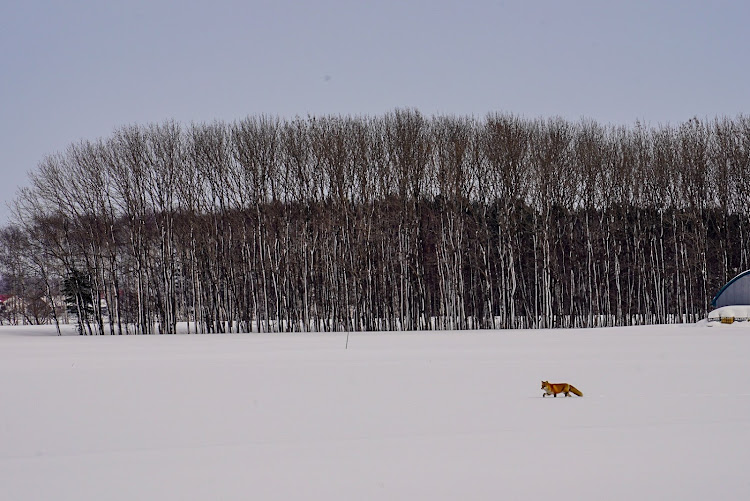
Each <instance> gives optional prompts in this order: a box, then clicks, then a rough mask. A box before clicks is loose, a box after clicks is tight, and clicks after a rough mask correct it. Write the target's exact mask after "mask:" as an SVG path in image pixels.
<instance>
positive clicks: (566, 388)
mask: <svg viewBox="0 0 750 501" xmlns="http://www.w3.org/2000/svg"><path fill="white" fill-rule="evenodd" d="M542 389H543V390H544V393H542V396H543V397H546V396H547V395H552V396H553V397H557V394H558V393H565V396H566V397H569V396H570V393H568V392H572V393H575V394H576V395H578V396H579V397H582V396H583V393H581V392H580V391H579V390H578V388H576V387H575V386H573V385H572V384H568V383H550V382H549V381H542Z"/></svg>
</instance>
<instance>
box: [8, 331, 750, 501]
mask: <svg viewBox="0 0 750 501" xmlns="http://www.w3.org/2000/svg"><path fill="white" fill-rule="evenodd" d="M29 330H31V329H29ZM31 331H32V332H35V333H37V334H39V333H41V332H40V331H39V330H38V329H36V330H31ZM21 334H24V333H23V332H22V330H19V329H8V328H0V486H1V487H0V499H3V500H13V501H17V500H45V501H46V500H52V499H54V500H56V501H66V500H70V501H73V500H75V501H79V500H97V501H100V500H104V499H106V500H108V501H116V500H127V501H133V500H138V501H149V500H155V501H156V500H158V501H165V500H188V499H191V500H202V499H221V500H247V499H258V500H292V499H305V500H321V501H344V500H345V501H353V500H357V501H362V500H376V499H384V500H385V499H387V500H389V501H392V500H409V501H414V500H415V499H424V500H430V501H440V500H451V501H455V500H456V499H466V500H484V499H487V500H498V499H554V500H556V501H564V500H597V501H599V500H602V499H607V500H628V501H631V500H633V499H680V500H682V501H684V500H706V499H750V480H749V479H748V476H747V464H748V463H747V457H748V456H747V455H748V449H749V448H750V390H748V387H747V383H746V378H747V375H748V371H747V356H748V355H747V354H748V353H749V352H750V351H749V350H750V336H747V335H742V332H741V331H739V330H736V329H706V328H702V327H695V326H665V327H641V328H618V329H597V330H557V331H504V332H502V331H501V332H486V331H485V332H470V333H469V332H450V333H394V334H352V335H351V337H350V339H349V349H348V350H345V349H344V343H345V337H346V335H345V334H314V335H309V334H296V335H290V334H285V335H257V334H245V335H236V334H235V335H202V336H201V335H192V336H142V337H136V336H128V337H118V336H114V337H110V336H105V337H79V336H63V337H57V336H54V331H50V334H52V335H51V336H49V337H40V336H27V335H21ZM542 379H545V380H550V381H552V382H570V383H572V384H574V385H576V386H577V387H578V388H579V389H580V390H582V391H583V393H584V395H585V396H584V397H583V398H578V397H575V398H573V397H571V398H563V397H559V398H541V393H542V392H541V389H540V380H542Z"/></svg>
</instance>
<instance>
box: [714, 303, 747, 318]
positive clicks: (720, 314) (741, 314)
mask: <svg viewBox="0 0 750 501" xmlns="http://www.w3.org/2000/svg"><path fill="white" fill-rule="evenodd" d="M722 318H734V319H735V320H740V321H744V320H748V319H750V305H747V304H735V305H731V306H722V307H721V308H716V309H715V310H713V311H712V312H710V313H709V314H708V321H709V322H713V321H716V320H721V319H722Z"/></svg>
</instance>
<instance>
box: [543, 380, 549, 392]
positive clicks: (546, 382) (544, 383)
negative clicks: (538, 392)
mask: <svg viewBox="0 0 750 501" xmlns="http://www.w3.org/2000/svg"><path fill="white" fill-rule="evenodd" d="M547 386H549V381H542V388H541V389H542V390H544V389H545V388H547Z"/></svg>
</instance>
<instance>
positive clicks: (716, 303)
mask: <svg viewBox="0 0 750 501" xmlns="http://www.w3.org/2000/svg"><path fill="white" fill-rule="evenodd" d="M736 305H750V270H747V271H745V272H742V273H740V274H739V275H737V276H736V277H734V278H733V279H732V280H730V281H729V282H727V283H726V285H725V286H724V287H722V288H721V290H719V292H718V293H717V294H716V296H714V298H713V300H712V301H711V306H713V307H714V308H721V307H722V306H736Z"/></svg>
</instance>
